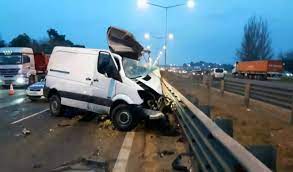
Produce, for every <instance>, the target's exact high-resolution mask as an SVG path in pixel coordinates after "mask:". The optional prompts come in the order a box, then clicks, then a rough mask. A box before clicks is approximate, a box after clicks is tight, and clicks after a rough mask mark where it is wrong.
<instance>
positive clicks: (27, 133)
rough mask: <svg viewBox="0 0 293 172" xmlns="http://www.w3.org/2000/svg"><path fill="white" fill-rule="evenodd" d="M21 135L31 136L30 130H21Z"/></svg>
mask: <svg viewBox="0 0 293 172" xmlns="http://www.w3.org/2000/svg"><path fill="white" fill-rule="evenodd" d="M22 134H23V135H25V136H26V135H30V134H31V131H30V130H28V129H27V128H24V129H23V130H22Z"/></svg>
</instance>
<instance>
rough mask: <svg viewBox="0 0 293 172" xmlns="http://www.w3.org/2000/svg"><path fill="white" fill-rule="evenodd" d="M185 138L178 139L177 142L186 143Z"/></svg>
mask: <svg viewBox="0 0 293 172" xmlns="http://www.w3.org/2000/svg"><path fill="white" fill-rule="evenodd" d="M184 140H185V139H184V138H183V137H179V138H178V139H177V141H176V142H180V143H183V142H184Z"/></svg>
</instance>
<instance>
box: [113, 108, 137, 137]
mask: <svg viewBox="0 0 293 172" xmlns="http://www.w3.org/2000/svg"><path fill="white" fill-rule="evenodd" d="M111 117H112V122H113V125H114V127H115V128H117V129H118V130H120V131H130V130H132V129H133V128H135V127H136V126H137V124H138V119H137V118H135V116H134V115H133V113H131V111H130V109H129V106H128V105H126V104H121V105H118V106H116V107H115V108H114V109H113V111H112V113H111Z"/></svg>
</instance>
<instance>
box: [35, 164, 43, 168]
mask: <svg viewBox="0 0 293 172" xmlns="http://www.w3.org/2000/svg"><path fill="white" fill-rule="evenodd" d="M41 167H42V164H40V163H39V164H33V168H41Z"/></svg>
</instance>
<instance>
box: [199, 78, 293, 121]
mask: <svg viewBox="0 0 293 172" xmlns="http://www.w3.org/2000/svg"><path fill="white" fill-rule="evenodd" d="M203 81H204V83H205V85H207V86H208V85H210V86H211V87H214V88H217V89H219V90H220V92H221V94H222V95H224V92H225V91H226V92H231V93H234V94H238V95H241V96H244V104H245V106H246V107H249V102H250V99H254V100H259V101H262V102H265V103H269V104H272V105H276V106H279V107H283V108H286V109H289V110H291V114H290V119H289V123H291V124H293V88H292V87H289V86H280V85H279V84H276V83H269V84H268V83H262V82H254V81H247V80H241V79H230V78H229V79H225V80H221V81H209V79H207V78H206V79H204V80H203Z"/></svg>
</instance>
